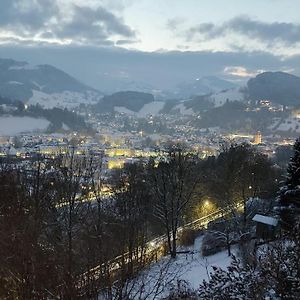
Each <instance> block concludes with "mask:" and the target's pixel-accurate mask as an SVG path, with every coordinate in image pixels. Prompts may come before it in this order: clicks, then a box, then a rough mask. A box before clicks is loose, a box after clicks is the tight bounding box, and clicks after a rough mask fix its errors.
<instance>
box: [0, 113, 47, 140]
mask: <svg viewBox="0 0 300 300" xmlns="http://www.w3.org/2000/svg"><path fill="white" fill-rule="evenodd" d="M49 125H50V122H49V121H48V120H46V119H42V118H39V119H36V118H31V117H13V116H8V117H0V134H1V135H4V136H6V135H8V136H12V135H17V134H20V133H26V132H33V131H44V130H46V129H47V127H48V126H49Z"/></svg>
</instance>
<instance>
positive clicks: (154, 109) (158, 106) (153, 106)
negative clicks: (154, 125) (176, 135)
mask: <svg viewBox="0 0 300 300" xmlns="http://www.w3.org/2000/svg"><path fill="white" fill-rule="evenodd" d="M164 105H165V102H163V101H153V102H150V103H147V104H145V105H144V106H143V107H142V108H141V109H140V110H139V111H138V112H135V111H132V110H130V109H128V108H126V107H123V106H115V107H114V110H115V111H116V112H119V113H124V114H128V115H132V116H136V117H140V118H145V117H147V116H148V115H152V116H156V115H158V114H159V112H160V111H161V110H162V109H163V107H164Z"/></svg>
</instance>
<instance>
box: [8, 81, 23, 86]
mask: <svg viewBox="0 0 300 300" xmlns="http://www.w3.org/2000/svg"><path fill="white" fill-rule="evenodd" d="M8 84H15V85H24V83H22V82H19V81H13V80H12V81H9V82H8Z"/></svg>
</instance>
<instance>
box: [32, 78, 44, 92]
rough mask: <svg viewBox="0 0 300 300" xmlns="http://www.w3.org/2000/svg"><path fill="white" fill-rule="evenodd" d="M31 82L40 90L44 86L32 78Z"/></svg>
mask: <svg viewBox="0 0 300 300" xmlns="http://www.w3.org/2000/svg"><path fill="white" fill-rule="evenodd" d="M31 82H32V83H33V84H34V85H35V86H36V87H37V88H38V89H39V90H42V89H43V88H44V85H40V84H38V83H37V82H36V81H34V80H31Z"/></svg>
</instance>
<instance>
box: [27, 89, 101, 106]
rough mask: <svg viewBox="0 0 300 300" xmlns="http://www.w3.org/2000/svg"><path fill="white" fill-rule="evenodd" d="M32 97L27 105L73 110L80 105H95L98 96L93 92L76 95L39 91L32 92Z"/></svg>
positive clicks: (65, 92)
mask: <svg viewBox="0 0 300 300" xmlns="http://www.w3.org/2000/svg"><path fill="white" fill-rule="evenodd" d="M32 93H33V96H32V97H31V98H30V99H29V101H28V102H27V104H28V105H36V104H39V105H41V106H42V107H43V108H48V109H51V108H53V107H59V108H68V109H73V108H75V107H77V106H79V105H80V103H85V104H95V103H97V102H98V101H99V96H98V95H97V94H95V93H94V92H89V93H86V94H84V93H77V92H70V91H64V92H62V93H53V94H46V93H44V92H41V91H37V90H32Z"/></svg>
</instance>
